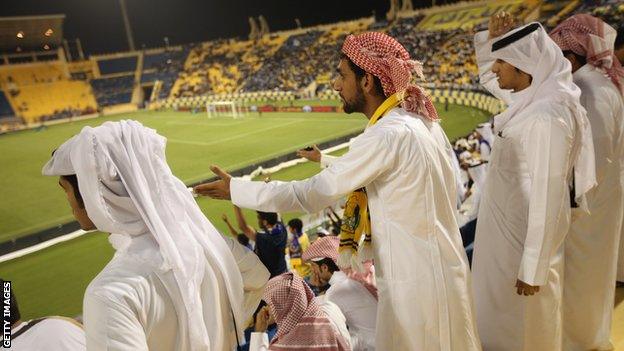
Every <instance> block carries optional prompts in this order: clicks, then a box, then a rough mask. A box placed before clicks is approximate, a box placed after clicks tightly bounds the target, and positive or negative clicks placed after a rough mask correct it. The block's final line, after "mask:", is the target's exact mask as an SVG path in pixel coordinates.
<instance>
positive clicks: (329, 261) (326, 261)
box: [314, 257, 340, 273]
mask: <svg viewBox="0 0 624 351" xmlns="http://www.w3.org/2000/svg"><path fill="white" fill-rule="evenodd" d="M314 263H316V264H318V265H319V267H320V266H322V265H326V266H327V269H329V271H330V272H332V273H334V272H337V271H339V270H340V268H338V266H337V265H336V262H334V260H332V259H331V258H329V257H325V258H324V259H322V260H320V261H315V262H314Z"/></svg>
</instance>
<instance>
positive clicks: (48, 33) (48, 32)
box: [43, 28, 54, 37]
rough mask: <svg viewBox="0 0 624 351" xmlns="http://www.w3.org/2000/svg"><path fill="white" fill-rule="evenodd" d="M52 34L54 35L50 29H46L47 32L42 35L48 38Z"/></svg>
mask: <svg viewBox="0 0 624 351" xmlns="http://www.w3.org/2000/svg"><path fill="white" fill-rule="evenodd" d="M52 34H54V31H53V30H52V28H48V30H46V31H45V33H43V35H45V36H46V37H49V36H51V35H52Z"/></svg>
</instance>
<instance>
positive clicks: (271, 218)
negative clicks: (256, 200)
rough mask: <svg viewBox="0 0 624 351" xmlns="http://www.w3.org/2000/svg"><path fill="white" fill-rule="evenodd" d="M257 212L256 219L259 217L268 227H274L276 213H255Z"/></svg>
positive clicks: (276, 220)
mask: <svg viewBox="0 0 624 351" xmlns="http://www.w3.org/2000/svg"><path fill="white" fill-rule="evenodd" d="M257 212H258V217H260V219H263V220H265V221H267V222H268V223H269V224H270V225H276V224H277V222H278V219H277V213H275V212H262V211H257Z"/></svg>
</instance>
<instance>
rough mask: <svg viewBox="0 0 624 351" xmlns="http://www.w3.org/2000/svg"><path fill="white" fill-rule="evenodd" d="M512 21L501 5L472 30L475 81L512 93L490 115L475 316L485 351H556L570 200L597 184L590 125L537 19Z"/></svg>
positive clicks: (566, 65)
mask: <svg viewBox="0 0 624 351" xmlns="http://www.w3.org/2000/svg"><path fill="white" fill-rule="evenodd" d="M512 24H513V20H512V19H511V16H510V15H509V14H506V13H504V12H503V13H500V14H497V15H495V16H493V17H492V19H491V20H490V28H489V32H488V31H483V32H479V33H477V34H476V35H475V46H476V52H477V62H478V64H479V73H480V76H481V82H482V84H483V85H484V86H485V87H486V88H488V89H489V90H490V91H492V93H493V94H495V95H497V96H499V97H503V98H506V99H509V98H510V104H509V107H508V108H507V110H505V111H504V112H503V113H501V114H499V115H497V116H495V117H494V133H495V135H496V139H495V141H494V145H493V147H492V154H491V156H490V162H489V170H488V175H487V178H486V180H485V184H484V189H483V193H482V195H481V205H480V208H479V214H478V218H479V219H478V221H477V230H476V238H475V245H474V255H473V261H472V264H473V266H472V267H473V273H474V281H473V286H474V296H475V305H476V311H477V323H478V329H479V333H480V335H481V341H482V343H483V348H484V350H497V351H499V350H510V351H521V350H525V351H559V350H561V349H562V347H561V340H562V335H561V304H562V296H561V294H562V284H563V281H562V279H563V277H562V274H563V242H564V238H565V236H566V234H567V232H568V230H569V223H570V216H571V214H570V212H571V206H572V205H571V203H572V202H574V203H578V204H580V205H581V206H586V204H585V202H584V201H583V200H584V197H583V194H585V193H586V192H587V191H588V190H589V189H590V188H591V187H593V185H594V184H595V176H594V162H593V148H592V143H591V130H590V129H589V122H588V121H587V117H586V113H585V110H584V109H583V107H582V106H581V105H580V101H579V97H580V90H579V89H578V87H576V85H574V84H573V83H572V72H571V67H570V63H569V62H568V61H567V60H566V59H565V58H564V57H563V54H562V53H561V50H560V49H559V48H558V47H557V45H556V44H555V43H554V42H553V41H552V40H551V39H550V38H549V37H548V34H547V33H546V32H545V31H544V29H543V28H542V26H541V25H540V24H539V23H531V24H529V25H526V26H523V27H520V28H518V29H515V30H513V31H511V32H509V33H508V31H509V29H510V28H511V26H512ZM497 80H498V81H497ZM501 89H510V90H512V91H513V92H512V93H511V94H509V91H507V94H501ZM505 95H506V96H505ZM510 95H511V96H510ZM508 101H509V100H508ZM572 179H573V180H572ZM572 185H573V186H572ZM571 188H574V191H573V192H571Z"/></svg>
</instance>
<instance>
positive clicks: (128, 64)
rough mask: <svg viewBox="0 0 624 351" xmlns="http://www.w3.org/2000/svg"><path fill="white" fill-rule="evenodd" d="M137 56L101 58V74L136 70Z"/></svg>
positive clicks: (99, 63)
mask: <svg viewBox="0 0 624 351" xmlns="http://www.w3.org/2000/svg"><path fill="white" fill-rule="evenodd" d="M137 60H138V57H137V56H128V57H119V58H110V59H99V60H98V61H97V63H98V68H99V69H100V74H101V75H108V74H116V73H127V72H134V71H135V70H136V68H137Z"/></svg>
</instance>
